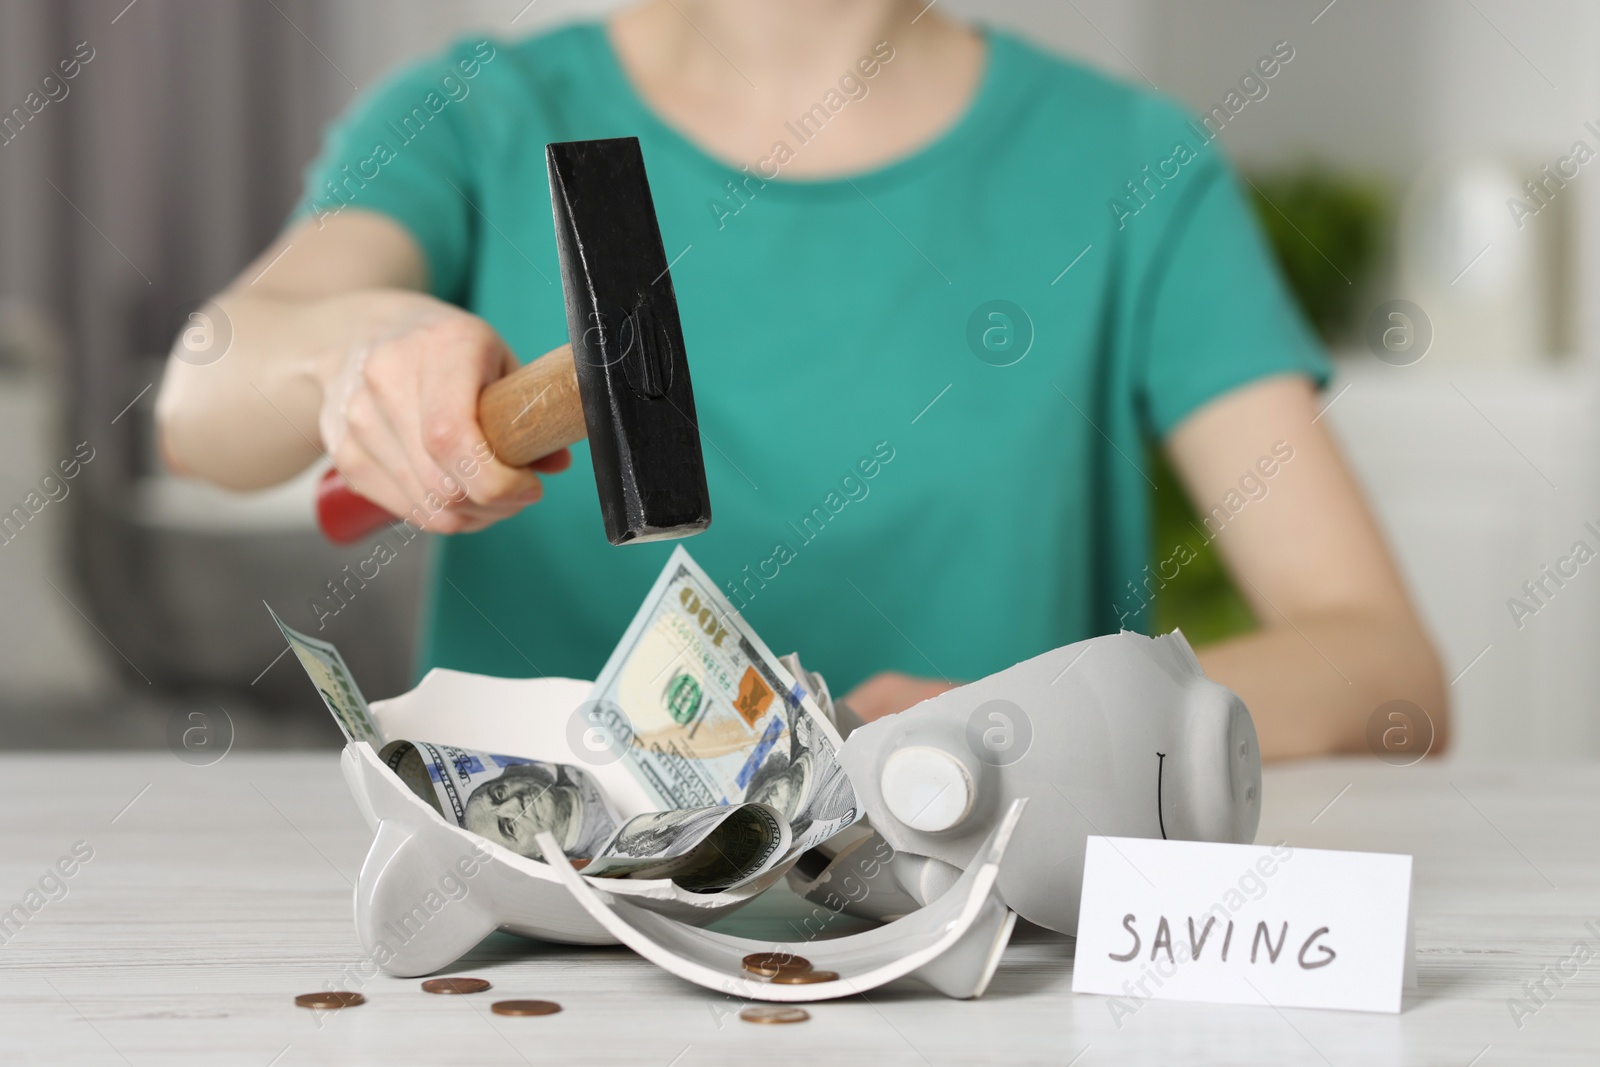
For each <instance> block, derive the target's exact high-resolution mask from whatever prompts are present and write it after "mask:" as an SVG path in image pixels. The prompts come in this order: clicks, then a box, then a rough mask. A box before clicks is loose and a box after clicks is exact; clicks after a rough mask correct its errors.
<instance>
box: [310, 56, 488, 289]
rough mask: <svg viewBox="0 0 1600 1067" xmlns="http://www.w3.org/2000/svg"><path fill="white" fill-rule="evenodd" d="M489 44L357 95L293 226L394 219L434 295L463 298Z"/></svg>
mask: <svg viewBox="0 0 1600 1067" xmlns="http://www.w3.org/2000/svg"><path fill="white" fill-rule="evenodd" d="M494 55H495V47H494V45H493V44H492V43H490V42H488V41H478V42H476V43H463V44H460V45H456V46H454V47H452V48H451V49H450V50H449V51H448V52H446V53H445V54H444V55H442V56H437V57H434V58H431V59H428V60H424V61H422V62H419V63H416V64H413V65H411V66H409V67H406V68H403V69H402V70H400V71H399V72H397V73H395V74H393V75H391V76H389V77H388V79H387V80H385V81H384V82H383V83H382V84H380V85H378V86H376V87H375V88H373V89H371V90H370V91H368V92H366V93H364V94H363V95H362V96H360V97H358V98H357V100H356V102H355V103H354V104H353V105H352V106H351V107H350V109H349V111H347V112H346V113H345V114H344V115H343V116H342V117H340V118H339V119H338V120H336V121H335V122H334V123H333V124H332V125H330V126H329V128H328V130H327V132H326V134H325V137H324V142H323V147H322V152H321V154H320V155H319V156H318V157H317V159H316V160H315V161H314V162H313V163H312V164H311V165H310V166H309V167H308V168H306V176H305V195H304V196H303V197H302V199H301V201H300V203H299V204H298V205H297V206H296V210H295V212H294V214H293V216H292V219H291V221H296V222H298V221H300V220H302V219H312V220H316V221H318V222H322V221H325V220H327V219H329V218H332V217H334V216H337V215H338V214H339V213H341V212H343V211H346V210H349V209H352V208H356V209H360V210H364V211H375V212H378V213H380V214H383V215H387V216H388V217H390V218H391V219H393V220H394V221H396V222H398V223H399V224H400V225H401V226H403V227H405V229H406V230H407V231H408V232H409V233H410V234H411V236H412V237H413V238H415V240H416V242H417V244H418V245H419V246H420V247H421V249H422V254H423V258H424V260H425V262H426V264H427V272H428V289H429V291H430V292H431V293H432V294H433V295H434V296H436V297H439V298H440V299H442V300H448V301H451V302H453V303H458V304H459V303H462V302H464V300H465V298H466V295H467V293H468V291H469V289H470V284H471V278H470V273H471V263H472V255H471V250H472V247H473V243H474V240H475V238H476V233H477V228H478V226H477V223H478V220H477V217H476V210H475V208H474V207H473V205H474V204H475V203H476V202H477V199H478V196H477V184H478V183H477V181H476V178H475V168H474V163H475V161H476V160H477V159H478V158H479V156H480V155H481V151H480V148H481V146H479V145H478V144H477V143H476V141H477V138H476V137H475V136H474V131H475V125H474V123H473V121H472V118H473V116H472V109H473V108H474V107H476V105H477V101H476V100H472V99H470V98H471V95H472V88H473V84H472V83H473V79H474V78H477V77H478V76H479V75H480V74H481V72H482V70H483V68H484V66H485V65H486V64H488V63H490V62H493V58H494Z"/></svg>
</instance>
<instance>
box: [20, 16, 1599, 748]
mask: <svg viewBox="0 0 1600 1067" xmlns="http://www.w3.org/2000/svg"><path fill="white" fill-rule="evenodd" d="M611 6H613V5H612V4H610V3H604V2H588V3H582V2H562V0H535V2H529V0H472V2H460V3H444V2H430V0H134V2H133V3H131V4H130V3H128V2H127V0H105V2H100V0H3V2H0V524H3V525H0V747H3V748H64V747H160V746H162V745H164V744H168V743H170V742H169V739H170V738H172V737H173V736H174V735H175V734H176V733H178V732H181V731H182V730H184V729H188V728H190V727H192V726H193V725H194V724H196V723H197V722H204V723H205V724H206V728H208V729H214V730H216V731H218V734H219V738H220V736H221V735H222V734H223V733H226V735H227V736H228V737H230V738H231V739H232V742H233V743H234V744H236V745H238V746H242V747H295V746H318V745H330V746H331V745H333V744H336V743H337V740H338V735H337V733H336V731H335V729H334V727H333V725H332V723H331V722H330V721H329V720H328V716H327V714H326V712H324V711H323V710H322V708H321V706H320V704H319V703H318V702H317V700H316V698H315V695H314V693H313V692H312V690H311V688H310V686H309V685H307V683H306V681H305V679H304V678H303V677H302V676H301V675H300V672H299V671H298V670H297V669H296V668H295V666H294V664H293V663H292V661H290V659H289V658H287V657H285V658H279V655H280V653H281V652H282V651H283V650H284V646H283V642H282V640H281V638H280V637H279V635H278V634H277V632H276V631H275V629H274V628H273V627H272V625H271V622H270V620H269V619H268V617H267V615H266V613H265V612H264V611H263V610H262V608H261V601H262V600H263V599H267V600H271V601H272V603H273V605H274V607H276V608H277V609H278V610H279V611H280V612H281V613H282V614H283V615H284V616H285V618H286V620H287V621H289V623H290V624H291V625H304V626H305V627H306V628H307V629H315V626H314V625H312V613H311V610H310V608H309V606H308V604H307V603H303V602H302V603H296V602H292V601H288V600H285V599H284V595H285V594H284V593H283V590H285V589H298V590H307V589H310V590H317V589H319V588H321V587H322V586H323V584H325V583H326V582H330V581H335V580H337V579H339V578H341V577H342V576H343V575H342V572H341V568H342V567H344V566H345V565H346V564H350V563H354V562H355V561H356V560H357V559H360V558H363V556H364V554H365V551H366V550H365V549H362V548H361V547H360V546H357V547H355V548H351V549H343V550H341V549H336V548H333V547H331V546H329V545H327V544H325V543H324V542H323V541H322V540H321V538H320V537H319V536H318V534H317V533H316V532H315V530H314V527H313V524H312V515H311V509H310V501H311V492H310V488H309V485H310V480H311V475H308V476H307V478H305V479H303V480H302V481H301V482H299V483H297V484H293V485H289V486H285V487H281V488H280V489H278V490H275V491H273V492H271V493H267V494H262V495H256V496H251V497H238V496H231V495H228V494H224V493H221V492H219V491H214V490H208V489H206V488H205V487H202V486H198V485H195V484H191V483H186V482H183V481H180V480H178V479H175V478H172V477H171V476H169V475H167V474H165V473H164V472H163V471H162V469H161V467H160V464H159V462H158V460H157V459H156V457H155V455H154V450H153V447H152V432H151V431H152V402H153V399H154V394H155V391H156V390H155V387H156V386H157V385H158V384H159V380H160V374H161V367H162V363H163V360H164V358H165V353H166V351H167V350H168V348H169V347H170V346H171V344H172V341H173V338H174V337H175V336H177V334H178V333H179V331H180V330H183V329H195V330H202V331H204V330H207V329H211V328H213V327H214V324H210V323H208V322H207V321H206V320H204V319H194V318H190V317H189V316H190V313H191V312H193V311H194V310H195V308H196V307H197V305H198V304H199V303H200V301H202V300H203V299H204V298H205V297H206V296H207V295H209V294H210V293H212V292H213V291H215V290H217V289H218V288H220V287H221V286H222V285H223V284H224V283H226V282H227V281H228V280H229V279H230V278H231V277H232V276H233V275H234V274H235V273H236V272H237V271H239V270H240V269H241V268H242V266H243V265H244V264H245V263H247V262H248V261H249V260H250V259H251V258H252V257H253V255H254V254H255V253H256V252H258V251H259V250H260V249H261V248H262V247H263V246H264V245H265V244H266V243H267V242H268V241H269V239H270V238H271V237H272V236H273V235H274V233H275V232H276V231H277V229H278V228H279V226H280V225H281V224H282V222H283V220H284V219H285V218H286V216H287V214H288V212H289V210H290V207H291V205H292V203H293V201H294V199H295V198H296V196H297V195H298V193H299V191H300V188H299V175H300V172H301V169H302V168H303V167H304V166H305V164H306V163H307V162H308V161H309V160H310V159H311V157H312V155H313V154H314V153H315V151H316V149H317V147H318V143H319V138H320V133H321V129H322V127H323V125H324V124H325V123H326V122H327V121H328V120H329V119H330V118H332V117H333V116H335V115H336V114H338V113H339V112H340V111H341V110H342V109H343V108H344V107H345V106H346V105H347V104H348V103H349V101H350V100H351V99H352V97H353V96H354V95H355V94H356V93H357V92H359V91H360V90H361V89H364V88H366V87H369V86H371V85H372V84H373V83H374V82H375V81H376V80H377V79H379V78H380V77H381V76H382V75H383V74H384V72H385V71H387V70H388V69H390V68H392V67H393V66H394V65H396V64H398V63H401V62H403V61H405V60H407V59H410V58H413V57H415V56H418V55H421V54H423V53H425V52H428V51H430V50H432V49H435V48H437V47H439V46H440V45H441V44H443V43H444V42H445V41H447V40H449V39H450V38H452V37H454V36H456V35H458V34H461V33H464V32H467V31H468V30H474V29H480V28H482V29H487V30H489V31H491V32H494V33H497V34H502V35H511V36H515V35H521V34H526V33H530V32H537V31H539V30H541V29H543V28H546V27H548V26H551V25H554V24H557V23H559V22H562V21H565V20H568V19H572V18H575V17H585V16H592V15H595V14H599V13H602V12H604V11H605V10H607V9H608V8H610V7H611ZM943 9H945V10H949V11H951V12H953V13H956V14H958V15H964V16H966V17H981V18H982V19H984V20H986V21H989V22H992V23H995V24H999V25H1004V26H1008V27H1012V28H1015V29H1017V30H1020V31H1021V32H1023V33H1025V34H1027V35H1028V36H1030V37H1032V38H1033V39H1035V40H1036V41H1038V42H1040V43H1041V44H1043V45H1044V46H1046V47H1048V48H1051V49H1053V50H1056V51H1058V52H1062V53H1065V54H1069V55H1072V56H1076V57H1078V58H1080V59H1082V60H1083V61H1085V62H1088V63H1091V64H1094V65H1096V66H1099V67H1102V68H1105V69H1108V70H1110V71H1112V72H1114V73H1115V74H1117V75H1118V76H1120V77H1123V78H1126V79H1128V80H1130V81H1134V82H1138V83H1144V84H1149V85H1153V86H1156V87H1158V88H1159V89H1161V90H1162V91H1164V92H1167V93H1169V94H1172V95H1174V96H1176V97H1178V98H1179V99H1181V100H1182V101H1184V102H1185V103H1186V104H1187V105H1188V106H1189V107H1190V108H1191V109H1192V110H1194V111H1195V112H1196V113H1197V115H1202V116H1207V115H1209V116H1212V119H1211V121H1212V125H1213V127H1214V128H1220V129H1221V130H1222V133H1221V137H1220V143H1221V145H1222V146H1223V147H1224V150H1225V151H1227V152H1228V153H1229V154H1230V155H1231V156H1232V158H1233V159H1234V160H1235V162H1236V163H1237V164H1238V166H1239V167H1240V168H1241V170H1242V172H1243V173H1244V175H1245V176H1246V179H1247V181H1248V183H1249V186H1248V188H1249V191H1250V193H1251V195H1252V196H1253V197H1254V198H1255V201H1256V205H1257V208H1258V210H1259V212H1260V215H1261V219H1262V222H1263V224H1264V225H1265V227H1266V229H1267V232H1268V234H1269V236H1270V237H1271V239H1272V242H1273V244H1274V246H1275V248H1276V250H1277V252H1278V255H1279V258H1280V260H1281V262H1282V264H1283V266H1284V270H1285V272H1286V274H1287V276H1288V277H1289V279H1290V282H1291V285H1292V287H1293V289H1294V291H1295V293H1296V294H1297V296H1298V297H1299V298H1300V300H1301V302H1302V304H1303V305H1304V306H1305V308H1306V311H1307V314H1308V316H1309V317H1310V319H1311V321H1312V322H1313V323H1314V324H1315V325H1316V327H1317V329H1318V330H1319V331H1320V332H1321V333H1322V335H1323V336H1324V338H1325V339H1326V340H1327V342H1328V344H1329V346H1330V348H1331V349H1332V350H1333V351H1334V352H1335V354H1336V356H1337V357H1338V367H1339V372H1338V377H1337V379H1336V380H1335V381H1334V383H1333V384H1332V386H1331V387H1330V388H1329V390H1328V391H1327V394H1326V395H1325V397H1324V402H1325V404H1326V405H1327V407H1326V408H1325V411H1324V417H1325V418H1326V420H1327V421H1328V423H1329V424H1330V425H1331V426H1332V428H1333V430H1334V432H1335V434H1336V435H1337V436H1338V437H1339V438H1340V440H1341V441H1342V442H1343V444H1344V447H1345V449H1346V450H1347V452H1348V454H1349V456H1350V458H1351V459H1352V461H1353V462H1354V464H1355V466H1356V468H1357V471H1358V474H1359V476H1360V478H1361V480H1362V481H1363V482H1364V484H1365V485H1366V488H1367V490H1368V492H1369V493H1370V495H1371V498H1372V500H1373V502H1374V505H1375V506H1376V508H1377V511H1378V513H1379V517H1380V520H1381V522H1382V523H1383V525H1384V527H1385V530H1386V532H1387V534H1388V536H1389V538H1390V542H1391V544H1392V546H1393V547H1394V549H1395V551H1396V553H1397V555H1398V556H1399V559H1400V561H1401V564H1402V567H1403V569H1404V571H1405V573H1406V576H1407V578H1408V580H1409V582H1410V585H1411V589H1412V591H1413V594H1414V595H1415V596H1416V598H1417V599H1418V601H1419V603H1420V605H1421V608H1422V611H1423V614H1424V616H1425V618H1426V620H1427V622H1428V623H1429V625H1430V626H1431V628H1432V631H1433V634H1434V637H1435V639H1436V640H1437V641H1438V643H1439V646H1440V649H1441V652H1442V654H1443V658H1444V660H1445V666H1446V675H1447V677H1448V678H1450V679H1452V683H1451V695H1452V699H1453V705H1454V709H1455V715H1456V728H1455V744H1454V751H1453V758H1456V759H1460V760H1465V761H1473V762H1484V761H1496V760H1516V759H1523V758H1532V757H1543V758H1574V757H1581V756H1594V755H1596V754H1600V716H1597V715H1596V714H1595V712H1596V709H1597V707H1600V696H1597V692H1600V656H1596V655H1595V653H1594V651H1593V648H1592V646H1593V641H1594V638H1595V636H1596V635H1597V634H1600V566H1597V567H1594V568H1589V567H1583V568H1581V569H1580V570H1579V571H1578V573H1577V574H1576V575H1575V576H1572V577H1567V578H1563V579H1560V580H1559V581H1557V580H1551V579H1550V578H1548V577H1547V575H1546V571H1545V570H1544V568H1546V567H1550V568H1554V567H1556V566H1557V563H1558V560H1560V559H1561V558H1562V557H1566V556H1568V555H1569V554H1570V553H1571V551H1572V547H1573V545H1574V543H1575V542H1577V541H1579V540H1584V541H1587V542H1588V543H1589V545H1590V546H1591V547H1600V533H1595V532H1590V530H1588V529H1587V528H1586V526H1585V524H1586V523H1589V522H1593V523H1594V524H1595V530H1597V531H1600V448H1597V444H1600V442H1597V440H1596V437H1597V434H1596V426H1597V422H1600V420H1597V419H1596V417H1595V415H1596V412H1597V408H1600V389H1597V385H1600V376H1597V375H1596V373H1595V367H1596V363H1597V360H1600V306H1597V305H1595V304H1593V303H1592V302H1591V301H1589V300H1587V299H1585V297H1586V295H1587V294H1588V293H1590V292H1593V291H1594V290H1595V286H1596V282H1597V280H1600V278H1597V271H1600V200H1597V197H1600V163H1590V162H1589V159H1590V157H1591V156H1593V155H1594V154H1595V153H1596V152H1600V92H1597V88H1600V86H1597V80H1600V65H1597V64H1596V63H1595V62H1594V58H1593V57H1594V55H1595V50H1596V47H1597V45H1600V5H1595V4H1592V3H1588V2H1585V0H1416V2H1405V0H1400V2H1396V0H1334V2H1333V3H1328V2H1327V0H1309V2H1306V0H1183V2H1179V0H1067V2H1060V0H1033V2H1020V0H1019V2H998V0H991V2H987V3H981V4H980V3H977V2H975V0H946V2H945V5H944V8H943ZM1279 42H1288V45H1289V46H1290V47H1291V48H1292V49H1293V58H1292V59H1291V60H1290V61H1289V62H1288V63H1287V64H1285V65H1284V66H1283V68H1282V70H1281V71H1280V72H1279V73H1278V74H1277V76H1276V77H1274V78H1273V79H1271V80H1270V81H1268V82H1265V83H1263V84H1264V85H1265V88H1266V93H1265V95H1262V94H1261V92H1260V89H1259V86H1258V87H1257V88H1256V89H1254V90H1250V89H1248V87H1246V88H1241V86H1240V80H1241V78H1243V77H1244V76H1245V75H1246V74H1248V73H1250V72H1251V70H1252V68H1253V67H1254V65H1255V63H1256V62H1257V60H1258V59H1259V58H1260V57H1262V56H1265V55H1268V54H1269V53H1272V52H1273V50H1274V48H1275V46H1278V44H1279ZM62 60H74V61H76V62H77V63H78V72H77V74H76V76H75V77H74V78H73V79H71V80H70V81H68V82H65V83H62V82H59V81H52V83H51V85H50V86H46V85H44V83H43V79H44V78H45V76H46V75H48V74H51V73H52V72H53V71H55V70H56V69H57V65H58V63H59V62H60V61H62ZM63 85H64V86H65V93H64V95H63V92H62V87H63ZM52 86H53V87H52ZM1230 94H1232V95H1231V96H1230ZM63 462H66V463H67V464H68V466H67V467H63V466H62V464H63ZM69 469H71V470H74V473H75V476H74V477H72V478H70V479H65V478H62V477H61V475H62V474H63V473H65V471H66V470H69ZM312 473H313V474H314V473H315V472H312ZM52 475H53V477H50V478H49V480H48V482H47V481H46V478H47V476H52ZM1158 492H1159V493H1160V495H1161V498H1160V501H1159V505H1160V506H1159V508H1158V512H1159V514H1160V520H1161V524H1162V527H1161V529H1160V530H1158V532H1157V536H1156V540H1155V545H1154V551H1155V552H1156V553H1158V554H1162V555H1164V554H1165V553H1166V552H1167V551H1169V550H1170V548H1171V546H1172V544H1174V543H1176V541H1177V540H1180V539H1182V538H1183V537H1185V536H1186V534H1185V532H1184V531H1185V529H1186V528H1187V523H1188V519H1189V516H1188V515H1187V514H1186V513H1185V509H1184V505H1183V504H1182V502H1181V500H1179V499H1178V498H1177V497H1176V496H1175V495H1174V493H1173V490H1172V489H1171V485H1170V482H1168V481H1166V480H1163V481H1162V489H1160V490H1158ZM422 555H423V554H422V553H415V552H414V553H411V554H409V558H407V557H402V558H401V559H399V560H397V561H396V562H395V563H393V564H391V565H389V566H386V567H385V568H384V569H383V574H382V577H381V579H380V580H378V581H374V582H371V583H369V584H368V586H367V587H365V588H363V589H362V590H361V591H360V592H359V594H358V595H357V596H356V597H355V598H354V599H353V600H352V601H351V604H350V606H349V608H348V609H347V610H344V611H341V612H340V613H339V614H338V616H337V617H336V618H334V619H332V620H331V621H330V622H329V624H328V627H327V629H326V630H325V631H323V633H322V635H323V636H326V637H328V638H329V639H330V640H332V641H334V642H335V643H336V644H338V645H339V646H340V648H341V649H342V650H343V651H344V652H345V654H346V657H347V659H348V660H349V661H350V663H351V666H352V669H353V670H354V672H355V674H356V676H357V677H358V678H359V679H360V680H361V682H362V684H363V687H364V688H365V689H367V691H368V695H369V696H385V695H391V694H393V693H396V692H399V691H401V690H402V689H404V688H406V686H407V685H408V681H409V677H410V675H409V671H410V664H409V656H410V650H411V644H412V627H413V623H414V619H415V616H416V597H417V590H418V587H419V575H420V571H421V567H422V566H423V565H424V560H423V558H422ZM1591 570H1592V571H1593V572H1594V573H1593V574H1591V573H1590V571H1591ZM1528 582H1533V583H1543V585H1542V590H1536V592H1537V597H1538V598H1537V599H1530V596H1529V593H1528V591H1527V590H1526V589H1525V587H1524V583H1528ZM302 599H304V598H302ZM1513 600H1516V601H1520V602H1521V603H1522V604H1523V605H1524V607H1525V608H1526V609H1528V610H1523V611H1517V610H1514V604H1513ZM1158 621H1159V622H1160V623H1161V624H1162V626H1163V628H1165V627H1167V626H1170V625H1172V624H1181V625H1183V627H1184V629H1185V631H1186V632H1187V633H1189V634H1190V635H1191V637H1193V638H1197V639H1204V638H1206V637H1211V636H1217V635H1221V634H1224V633H1228V632H1232V631H1235V630H1238V629H1241V628H1247V627H1249V626H1250V625H1252V623H1253V620H1251V619H1250V618H1249V614H1248V611H1246V610H1245V609H1244V608H1243V606H1242V603H1241V602H1239V601H1238V600H1237V598H1236V597H1235V596H1234V595H1233V594H1232V592H1231V590H1230V589H1229V588H1228V586H1227V582H1226V579H1225V578H1224V577H1223V576H1222V574H1221V572H1220V570H1219V569H1217V568H1216V567H1215V566H1211V567H1210V568H1209V569H1208V568H1207V567H1206V566H1198V565H1197V566H1192V567H1188V568H1185V570H1184V571H1183V578H1182V584H1174V585H1172V586H1171V587H1169V588H1168V589H1166V590H1164V591H1163V595H1162V598H1161V600H1160V602H1159V603H1158ZM197 716H198V717H199V718H196V717H197Z"/></svg>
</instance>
